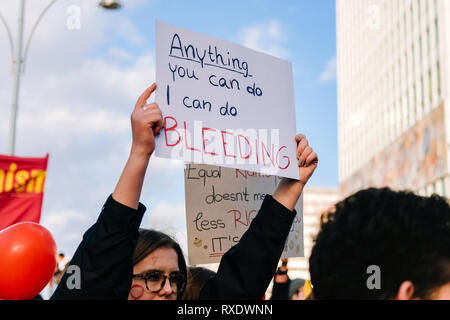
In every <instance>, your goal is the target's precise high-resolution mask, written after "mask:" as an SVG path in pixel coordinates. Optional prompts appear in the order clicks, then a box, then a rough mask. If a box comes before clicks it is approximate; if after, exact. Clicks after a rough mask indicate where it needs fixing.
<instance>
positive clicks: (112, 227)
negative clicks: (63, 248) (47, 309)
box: [51, 195, 146, 300]
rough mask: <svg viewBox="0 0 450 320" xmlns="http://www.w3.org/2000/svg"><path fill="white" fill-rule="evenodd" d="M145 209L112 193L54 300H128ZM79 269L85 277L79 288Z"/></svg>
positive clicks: (83, 241)
mask: <svg viewBox="0 0 450 320" xmlns="http://www.w3.org/2000/svg"><path fill="white" fill-rule="evenodd" d="M145 210H146V208H145V206H144V205H143V204H141V203H140V204H139V207H138V209H137V210H135V209H133V208H130V207H127V206H125V205H123V204H121V203H119V202H117V201H115V200H114V199H113V197H112V195H110V196H109V198H108V200H107V201H106V203H105V205H104V206H103V209H102V212H101V214H100V216H99V218H98V220H97V222H96V223H95V224H94V225H93V226H92V227H90V228H89V230H88V231H86V233H85V234H84V236H83V240H82V242H81V243H80V245H79V246H78V248H77V250H76V252H75V254H74V256H73V258H72V260H71V261H70V264H69V267H68V269H67V270H68V271H66V273H65V274H64V276H63V277H62V279H61V282H60V283H59V285H58V287H57V288H56V290H55V292H54V294H53V295H52V297H51V299H52V300H57V299H83V300H84V299H86V300H87V299H108V300H112V299H122V300H126V299H127V298H128V293H129V291H130V287H131V280H132V274H133V254H134V249H135V247H136V243H137V239H138V236H139V233H138V230H139V225H140V224H141V220H142V217H143V215H144V213H145ZM71 266H74V267H72V268H71ZM77 270H79V271H80V276H81V281H79V282H78V284H79V287H78V288H77V286H78V285H77V279H76V278H74V277H76V276H77ZM69 271H71V272H70V273H69Z"/></svg>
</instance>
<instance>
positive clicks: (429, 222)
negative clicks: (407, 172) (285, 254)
mask: <svg viewBox="0 0 450 320" xmlns="http://www.w3.org/2000/svg"><path fill="white" fill-rule="evenodd" d="M449 248H450V206H449V203H448V202H447V200H446V199H444V198H442V197H439V196H437V195H433V196H432V197H420V196H417V195H415V194H413V193H410V192H395V191H392V190H390V189H387V188H384V189H374V188H372V189H367V190H363V191H359V192H357V193H356V194H354V195H352V196H349V197H347V198H346V199H344V200H343V201H341V202H340V203H338V204H337V205H336V206H335V208H334V211H333V212H329V213H327V214H324V215H323V216H322V223H321V230H320V231H319V233H318V235H317V239H316V243H315V245H314V247H313V249H312V252H311V256H310V261H309V262H310V273H311V281H312V285H313V295H314V298H315V299H450V250H449Z"/></svg>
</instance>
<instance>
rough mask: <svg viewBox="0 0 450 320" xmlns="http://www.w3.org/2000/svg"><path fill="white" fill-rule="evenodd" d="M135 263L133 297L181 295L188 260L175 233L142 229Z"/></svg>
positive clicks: (131, 291) (130, 293)
mask: <svg viewBox="0 0 450 320" xmlns="http://www.w3.org/2000/svg"><path fill="white" fill-rule="evenodd" d="M133 266H134V267H133V284H132V286H131V289H130V292H129V295H128V299H129V300H140V299H142V300H156V299H159V298H168V299H172V300H173V299H177V298H178V299H180V298H181V296H182V294H183V290H184V288H185V284H186V278H187V272H186V263H185V261H184V257H183V252H182V250H181V248H180V246H179V245H178V243H177V242H175V241H174V240H173V239H172V238H171V237H169V236H168V235H166V234H165V233H162V232H159V231H155V230H146V229H139V238H138V241H137V246H136V249H135V251H134V257H133ZM166 275H168V276H167V278H165V277H166Z"/></svg>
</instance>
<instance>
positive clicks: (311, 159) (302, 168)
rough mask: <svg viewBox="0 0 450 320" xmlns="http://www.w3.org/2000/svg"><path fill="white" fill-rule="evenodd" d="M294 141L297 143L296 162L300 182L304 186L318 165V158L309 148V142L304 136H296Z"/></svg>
mask: <svg viewBox="0 0 450 320" xmlns="http://www.w3.org/2000/svg"><path fill="white" fill-rule="evenodd" d="M295 141H296V142H297V160H298V167H299V174H300V182H301V183H303V184H306V183H307V182H308V180H309V178H311V176H312V174H313V173H314V170H316V168H317V165H318V164H319V157H318V156H317V153H315V152H314V150H313V149H312V148H311V147H310V146H309V142H308V140H307V139H306V137H305V136H304V135H302V134H298V135H296V136H295Z"/></svg>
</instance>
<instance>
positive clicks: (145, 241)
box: [133, 228, 187, 299]
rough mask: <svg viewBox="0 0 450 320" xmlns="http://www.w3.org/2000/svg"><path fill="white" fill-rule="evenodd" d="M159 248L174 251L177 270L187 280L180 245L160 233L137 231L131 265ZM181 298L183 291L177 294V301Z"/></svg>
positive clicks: (148, 230)
mask: <svg viewBox="0 0 450 320" xmlns="http://www.w3.org/2000/svg"><path fill="white" fill-rule="evenodd" d="M159 248H172V249H174V250H175V251H176V253H177V256H178V268H179V269H180V272H181V273H182V274H183V275H184V276H185V278H186V279H187V268H186V261H185V260H184V255H183V251H182V250H181V247H180V245H179V244H178V243H177V242H176V241H175V240H174V239H172V238H171V237H170V236H169V235H167V234H165V233H163V232H160V231H156V230H151V229H142V228H140V229H139V238H138V241H137V245H136V249H135V250H134V256H133V265H135V264H137V263H139V261H141V260H142V259H144V258H145V257H146V256H148V255H149V254H150V253H152V252H153V251H155V250H156V249H159ZM182 296H183V291H180V292H178V293H177V299H181V297H182Z"/></svg>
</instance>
